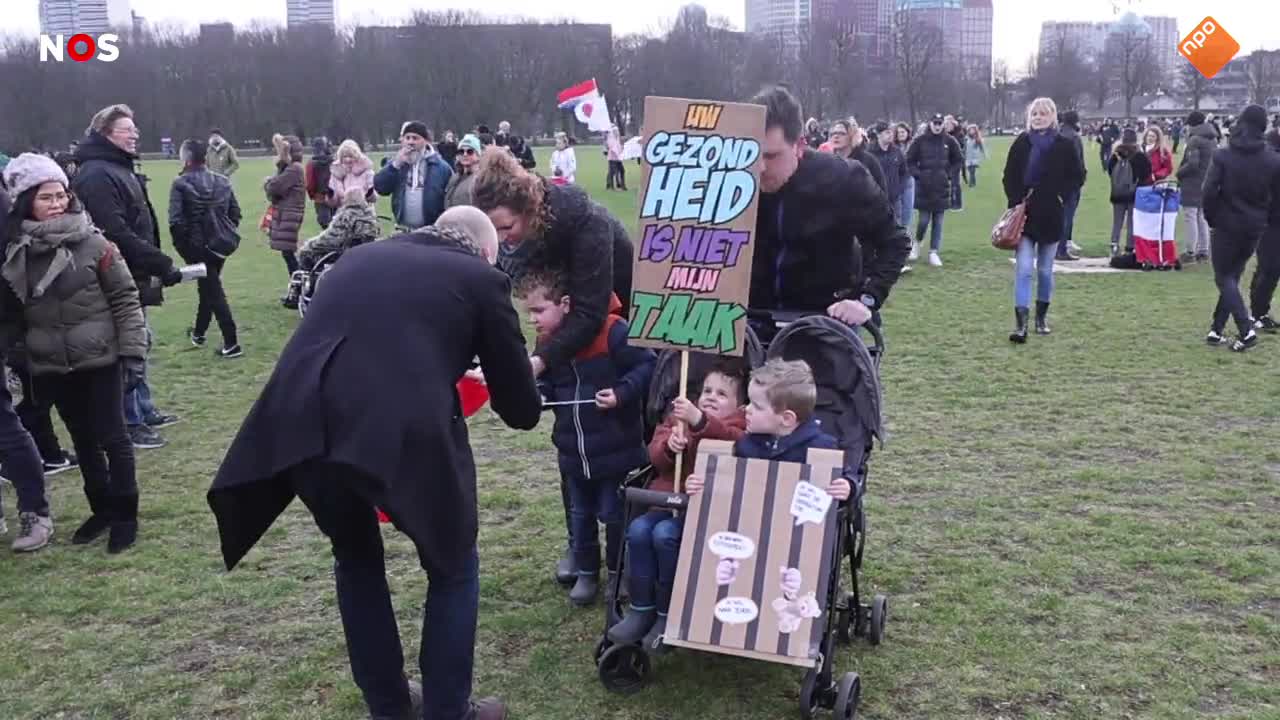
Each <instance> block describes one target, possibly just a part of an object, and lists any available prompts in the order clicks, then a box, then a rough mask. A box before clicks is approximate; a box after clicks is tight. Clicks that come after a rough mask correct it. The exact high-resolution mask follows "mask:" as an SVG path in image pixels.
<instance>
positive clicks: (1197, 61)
mask: <svg viewBox="0 0 1280 720" xmlns="http://www.w3.org/2000/svg"><path fill="white" fill-rule="evenodd" d="M1178 52H1180V53H1182V57H1184V58H1186V59H1188V60H1190V61H1191V64H1192V65H1194V66H1195V68H1196V69H1197V70H1199V71H1200V74H1201V75H1204V76H1205V77H1207V78H1212V77H1213V76H1214V75H1217V74H1218V73H1219V72H1221V71H1222V68H1224V67H1226V66H1227V63H1229V62H1231V59H1232V58H1234V57H1235V56H1236V53H1238V52H1240V43H1238V42H1236V39H1235V38H1233V37H1231V34H1230V33H1228V32H1227V31H1226V29H1225V28H1223V27H1222V25H1220V24H1218V21H1217V20H1214V19H1213V17H1212V16H1210V17H1207V18H1205V19H1204V20H1202V21H1201V22H1200V24H1199V25H1197V26H1196V28H1195V29H1194V30H1192V31H1191V32H1190V33H1189V34H1188V35H1187V36H1186V37H1184V38H1182V43H1181V44H1179V45H1178Z"/></svg>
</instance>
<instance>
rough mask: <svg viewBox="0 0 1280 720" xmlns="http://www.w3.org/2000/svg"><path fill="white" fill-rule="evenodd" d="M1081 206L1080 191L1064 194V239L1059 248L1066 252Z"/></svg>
mask: <svg viewBox="0 0 1280 720" xmlns="http://www.w3.org/2000/svg"><path fill="white" fill-rule="evenodd" d="M1079 207H1080V191H1079V190H1076V191H1074V192H1069V193H1067V194H1065V195H1063V196H1062V241H1061V242H1060V243H1059V245H1058V249H1059V250H1061V251H1062V252H1063V253H1065V252H1066V251H1067V249H1068V245H1067V243H1070V242H1071V235H1072V233H1073V232H1074V231H1075V227H1076V210H1077V209H1079Z"/></svg>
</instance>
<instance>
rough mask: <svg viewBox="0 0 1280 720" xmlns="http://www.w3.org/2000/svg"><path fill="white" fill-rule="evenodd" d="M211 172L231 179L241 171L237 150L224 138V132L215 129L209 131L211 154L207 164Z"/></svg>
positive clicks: (209, 153)
mask: <svg viewBox="0 0 1280 720" xmlns="http://www.w3.org/2000/svg"><path fill="white" fill-rule="evenodd" d="M206 165H207V167H208V168H209V172H216V173H218V174H219V175H226V176H227V177H231V176H232V175H234V174H235V172H236V171H237V170H239V169H240V159H239V158H238V157H236V149H235V148H234V147H231V143H229V142H227V140H226V138H224V137H222V130H221V129H219V128H214V129H212V130H210V131H209V152H208V161H207V163H206Z"/></svg>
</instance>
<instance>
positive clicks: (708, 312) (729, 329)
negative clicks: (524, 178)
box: [630, 97, 765, 355]
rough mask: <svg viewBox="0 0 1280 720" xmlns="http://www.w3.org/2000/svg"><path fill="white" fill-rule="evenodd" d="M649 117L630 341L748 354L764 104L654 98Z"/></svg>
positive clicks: (648, 108)
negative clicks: (747, 335) (745, 345)
mask: <svg viewBox="0 0 1280 720" xmlns="http://www.w3.org/2000/svg"><path fill="white" fill-rule="evenodd" d="M644 117H645V127H644V144H643V152H642V153H641V158H642V159H643V163H644V177H643V180H642V182H641V185H640V187H641V194H640V203H639V204H640V224H639V227H640V236H639V241H638V242H637V243H636V258H635V265H634V267H633V271H632V277H633V281H632V287H633V290H632V295H631V308H632V310H631V336H630V341H631V343H632V344H633V345H638V346H641V347H651V348H658V349H663V348H672V349H676V350H694V351H698V352H707V353H714V354H717V355H742V353H743V345H744V335H745V333H746V325H747V301H748V298H749V296H750V294H751V253H752V249H753V240H754V235H755V230H756V205H757V203H758V201H759V197H760V182H759V180H760V168H761V164H762V162H763V161H762V160H761V156H762V153H763V144H764V122H765V109H764V107H763V106H761V105H743V104H739V103H717V102H710V101H706V100H689V99H681V98H663V97H647V98H645V101H644Z"/></svg>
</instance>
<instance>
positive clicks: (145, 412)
mask: <svg viewBox="0 0 1280 720" xmlns="http://www.w3.org/2000/svg"><path fill="white" fill-rule="evenodd" d="M142 318H143V320H144V321H145V323H146V325H145V327H146V330H147V355H148V356H150V355H151V340H152V337H151V318H149V317H147V313H146V312H145V311H144V312H143V313H142ZM149 364H150V363H149V362H147V361H146V360H144V361H143V364H142V382H141V383H139V384H138V386H137V387H135V388H132V389H129V388H126V389H125V392H124V422H125V424H126V425H128V426H129V427H135V426H138V425H144V424H146V422H147V420H150V419H151V418H154V417H155V416H157V415H159V414H160V412H159V411H158V410H156V406H155V403H153V402H152V401H151V386H150V385H148V384H147V366H148V365H149Z"/></svg>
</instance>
